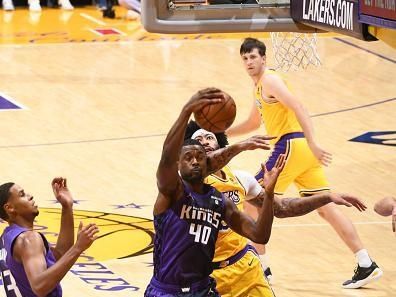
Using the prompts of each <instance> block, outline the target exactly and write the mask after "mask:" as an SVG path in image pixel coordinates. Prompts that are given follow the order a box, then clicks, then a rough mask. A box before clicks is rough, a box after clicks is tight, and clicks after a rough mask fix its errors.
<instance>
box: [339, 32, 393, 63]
mask: <svg viewBox="0 0 396 297" xmlns="http://www.w3.org/2000/svg"><path fill="white" fill-rule="evenodd" d="M334 39H335V40H337V41H340V42H342V43H345V44H348V45H350V46H353V47H356V48H358V49H361V50H362V51H365V52H367V53H370V54H372V55H374V56H377V57H379V58H381V59H384V60H386V61H389V62H392V63H396V60H393V59H392V58H388V57H386V56H384V55H382V54H379V53H376V52H374V51H372V50H369V49H367V48H364V47H361V46H360V45H357V44H354V43H352V42H350V41H347V40H345V39H343V38H339V37H334Z"/></svg>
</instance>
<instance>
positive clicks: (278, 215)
mask: <svg viewBox="0 0 396 297" xmlns="http://www.w3.org/2000/svg"><path fill="white" fill-rule="evenodd" d="M274 216H275V217H276V218H278V219H284V218H287V217H288V216H287V213H286V212H284V211H282V210H279V209H274Z"/></svg>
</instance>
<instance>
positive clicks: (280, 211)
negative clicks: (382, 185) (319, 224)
mask: <svg viewBox="0 0 396 297" xmlns="http://www.w3.org/2000/svg"><path fill="white" fill-rule="evenodd" d="M263 191H264V190H263ZM262 201H263V200H262V195H260V194H259V195H258V196H257V197H256V198H255V199H251V200H249V201H248V202H249V203H251V204H253V205H255V206H256V207H261V205H262V203H263V202H262ZM330 202H334V203H335V204H338V205H345V206H347V207H351V206H354V207H356V208H357V209H358V210H359V211H363V210H365V209H366V208H367V207H366V206H365V205H364V203H363V202H361V201H360V200H359V199H358V198H356V197H354V196H351V195H348V194H337V193H330V192H327V193H322V194H316V195H312V196H309V197H304V198H279V197H275V198H274V215H275V217H277V218H287V217H296V216H302V215H305V214H307V213H309V212H311V211H313V210H315V209H318V208H319V207H322V206H324V205H326V204H328V203H330Z"/></svg>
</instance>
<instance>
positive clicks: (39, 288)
mask: <svg viewBox="0 0 396 297" xmlns="http://www.w3.org/2000/svg"><path fill="white" fill-rule="evenodd" d="M32 291H33V293H34V294H35V295H36V296H37V297H46V296H47V295H48V294H49V293H50V291H49V290H48V289H46V288H45V285H44V284H36V285H32Z"/></svg>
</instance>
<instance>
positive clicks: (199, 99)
mask: <svg viewBox="0 0 396 297" xmlns="http://www.w3.org/2000/svg"><path fill="white" fill-rule="evenodd" d="M223 100H224V94H223V92H222V91H221V90H219V89H217V88H207V89H203V90H199V91H198V92H197V93H195V94H194V95H193V96H192V97H191V99H190V100H189V101H188V102H187V103H186V105H185V106H184V109H185V110H187V111H188V112H189V113H193V112H196V111H199V110H201V109H202V107H204V106H206V105H210V104H217V103H220V102H221V101H223Z"/></svg>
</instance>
